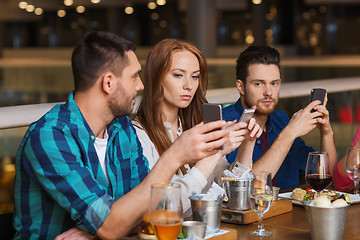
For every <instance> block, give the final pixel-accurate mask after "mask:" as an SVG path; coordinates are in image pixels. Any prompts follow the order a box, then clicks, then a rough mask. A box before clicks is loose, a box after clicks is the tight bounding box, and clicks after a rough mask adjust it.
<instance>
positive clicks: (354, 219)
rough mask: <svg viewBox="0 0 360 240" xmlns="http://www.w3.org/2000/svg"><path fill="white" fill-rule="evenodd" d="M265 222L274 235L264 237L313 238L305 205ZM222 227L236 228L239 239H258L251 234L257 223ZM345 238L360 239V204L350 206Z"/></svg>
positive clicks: (304, 239) (294, 239) (295, 207)
mask: <svg viewBox="0 0 360 240" xmlns="http://www.w3.org/2000/svg"><path fill="white" fill-rule="evenodd" d="M264 224H265V229H266V230H268V231H271V232H272V236H270V237H264V238H263V239H269V240H270V239H280V240H281V239H292V240H297V239H299V240H300V239H301V240H307V239H309V240H310V239H311V235H310V226H309V224H308V221H307V219H306V212H305V208H304V207H300V206H294V207H293V211H292V212H289V213H285V214H282V215H278V216H275V217H271V218H268V219H265V220H264ZM221 228H229V229H236V230H237V239H238V240H240V239H241V240H246V239H258V238H256V237H252V236H250V235H249V233H250V232H252V231H254V230H256V228H257V223H251V224H247V225H236V224H228V223H222V224H221ZM343 239H349V240H350V239H360V204H355V205H351V206H350V207H349V211H348V215H347V218H346V224H345V229H344V236H343ZM234 240H235V239H234Z"/></svg>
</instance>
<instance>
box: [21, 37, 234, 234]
mask: <svg viewBox="0 0 360 240" xmlns="http://www.w3.org/2000/svg"><path fill="white" fill-rule="evenodd" d="M134 51H135V46H134V45H133V44H132V43H130V42H128V41H126V40H125V39H123V38H121V37H119V36H117V35H115V34H112V33H106V32H91V33H88V34H87V35H86V36H85V38H84V39H83V41H82V42H80V44H79V45H78V46H77V47H76V48H75V49H74V51H73V54H72V69H73V75H74V84H75V91H74V92H72V93H71V94H70V95H69V98H68V100H67V102H66V103H65V104H61V105H56V106H55V107H54V108H53V109H51V110H50V111H49V112H48V113H47V114H45V115H44V116H43V117H42V118H41V119H39V120H38V121H37V122H35V123H33V124H31V125H30V127H29V130H28V131H27V133H26V135H25V137H24V139H23V141H22V143H21V145H20V148H19V151H18V153H17V157H16V178H15V191H14V192H15V193H14V195H15V196H14V197H15V207H14V227H15V229H16V231H17V233H16V236H15V239H54V238H55V237H56V236H57V235H59V234H61V233H63V234H62V235H61V237H58V238H57V239H65V238H73V239H78V238H81V237H88V238H91V237H92V236H93V235H95V234H96V235H97V236H98V237H100V238H102V239H110V238H111V239H116V238H119V237H121V236H124V235H126V234H128V233H129V232H130V231H131V230H132V228H134V227H136V224H137V223H138V222H139V219H141V216H142V215H143V214H144V213H145V211H147V209H148V206H149V200H150V186H151V185H152V184H153V183H157V182H169V181H170V180H171V178H172V176H173V175H174V173H175V172H176V171H177V170H178V169H179V167H180V166H183V165H184V164H186V163H194V162H196V161H198V160H200V159H203V158H205V157H208V156H211V155H213V154H215V153H217V150H214V149H216V148H218V147H220V146H222V145H223V144H224V143H225V142H226V138H225V135H226V134H227V132H226V130H219V131H215V132H212V133H208V134H206V133H207V132H209V131H211V130H213V129H215V128H218V127H220V128H221V127H223V126H224V125H225V122H224V121H217V122H213V123H209V124H199V125H197V126H195V127H194V128H192V129H190V130H188V131H186V132H184V133H183V134H182V135H181V136H180V137H179V138H178V139H177V140H176V141H175V142H174V144H173V145H171V147H170V148H169V149H168V150H167V151H166V152H165V153H164V154H162V156H161V157H160V159H159V161H158V162H157V164H156V165H155V167H154V168H153V169H152V171H151V172H149V169H148V163H147V160H146V158H145V157H144V156H143V153H142V148H141V145H140V142H139V140H138V138H137V136H136V134H135V129H134V128H133V126H132V125H131V122H130V120H129V118H128V117H127V115H128V114H130V113H131V112H132V109H133V106H134V104H135V96H136V94H137V92H138V91H140V90H142V89H143V87H144V86H143V84H142V82H141V79H140V77H139V73H140V71H141V66H140V63H139V61H138V59H137V57H136V55H135V52H134ZM216 139H219V140H216ZM213 140H215V141H213ZM184 149H186V151H184ZM69 229H70V230H69ZM64 232H65V233H64Z"/></svg>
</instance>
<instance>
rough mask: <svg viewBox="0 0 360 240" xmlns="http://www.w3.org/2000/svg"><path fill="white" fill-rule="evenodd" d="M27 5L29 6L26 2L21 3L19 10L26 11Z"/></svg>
mask: <svg viewBox="0 0 360 240" xmlns="http://www.w3.org/2000/svg"><path fill="white" fill-rule="evenodd" d="M27 5H28V3H27V2H24V1H22V2H19V8H21V9H25V8H26V6H27Z"/></svg>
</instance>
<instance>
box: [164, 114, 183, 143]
mask: <svg viewBox="0 0 360 240" xmlns="http://www.w3.org/2000/svg"><path fill="white" fill-rule="evenodd" d="M178 122H179V127H178V129H177V131H176V133H177V135H178V136H180V135H181V134H182V132H183V128H182V124H181V121H180V118H179V119H178ZM164 126H165V128H166V130H168V133H169V136H170V139H171V141H172V142H174V136H173V134H172V131H171V123H169V122H164Z"/></svg>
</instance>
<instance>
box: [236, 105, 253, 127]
mask: <svg viewBox="0 0 360 240" xmlns="http://www.w3.org/2000/svg"><path fill="white" fill-rule="evenodd" d="M254 113H255V109H253V108H246V109H244V111H243V113H242V114H241V117H240V119H239V122H244V123H247V124H249V121H250V119H251V117H252V116H253V115H254Z"/></svg>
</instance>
